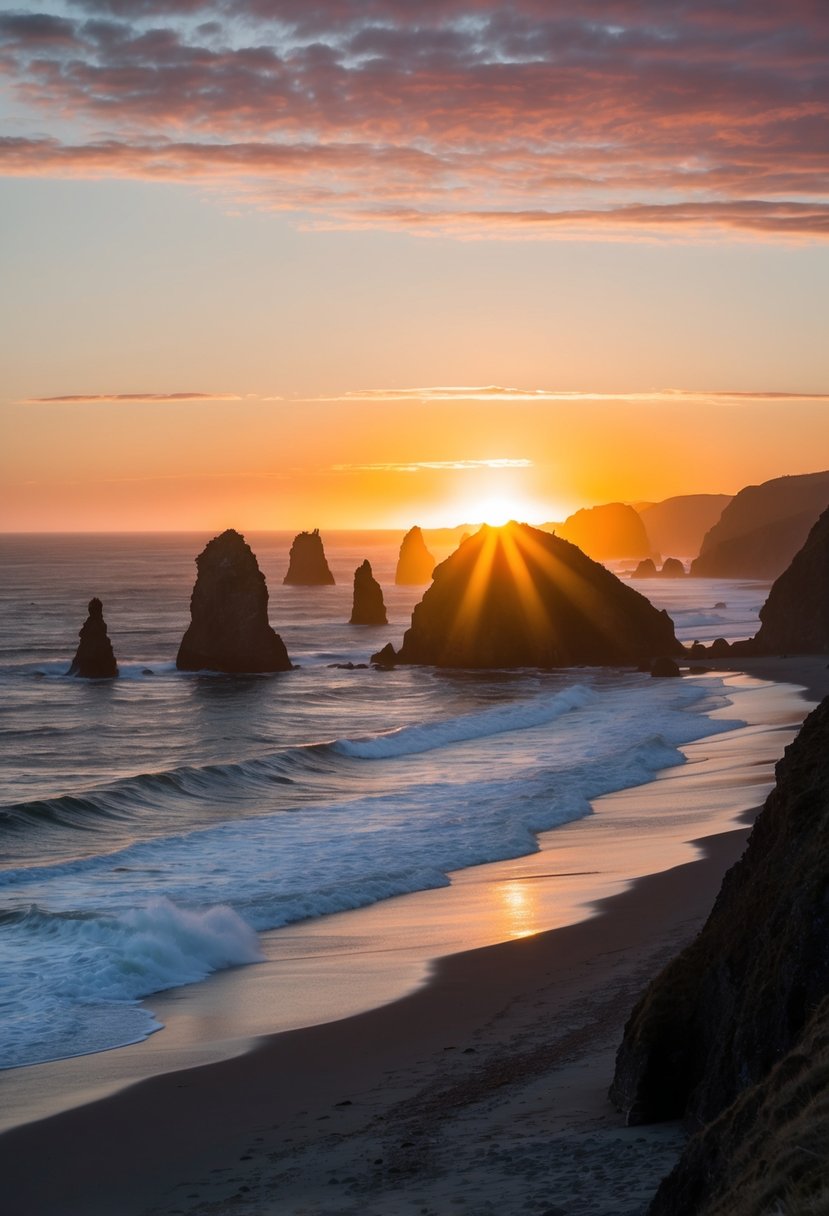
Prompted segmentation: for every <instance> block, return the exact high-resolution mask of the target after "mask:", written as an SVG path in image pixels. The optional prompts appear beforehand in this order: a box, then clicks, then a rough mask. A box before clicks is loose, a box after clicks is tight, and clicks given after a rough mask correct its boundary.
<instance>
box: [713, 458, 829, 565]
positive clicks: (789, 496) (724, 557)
mask: <svg viewBox="0 0 829 1216" xmlns="http://www.w3.org/2000/svg"><path fill="white" fill-rule="evenodd" d="M827 507H829V471H827V472H823V473H804V474H802V475H800V476H797V477H775V478H773V479H772V480H771V481H766V482H763V484H762V485H759V486H746V487H745V489H742V490H740V492H739V494H737V496H736V497H735V498H733V499H732V500H731V502H730V503H729V504H728V506H727V507H726V508H725V510H724V511H723V513H722V517H721V518H720V521H719V523H717V524H715V526H714V527H713V528H711V530H710V531H709V532H707V533H706V534H705V539H704V540H703V542H702V548H701V550H700V555H699V557H698V558H697V559H696V560H695V561H694V562H693V563H692V565H691V573H692V574H694V575H697V576H701V577H704V578H770V579H774V578H777V576H778V575H779V574H782V573H783V571H784V570H785V569H786V567H787V566H788V565H789V564H790V562H791V561H792V558H793V557H794V555H795V554H796V553H797V552H798V550H799V549H801V548H802V547H803V545H804V543H805V541H806V538H807V536H808V535H809V531H810V529H811V528H812V527H813V525H814V524H815V523H816V521H817V519H818V517H819V516H820V515H821V514H822V513H823V512H824V511H825V510H826V508H827Z"/></svg>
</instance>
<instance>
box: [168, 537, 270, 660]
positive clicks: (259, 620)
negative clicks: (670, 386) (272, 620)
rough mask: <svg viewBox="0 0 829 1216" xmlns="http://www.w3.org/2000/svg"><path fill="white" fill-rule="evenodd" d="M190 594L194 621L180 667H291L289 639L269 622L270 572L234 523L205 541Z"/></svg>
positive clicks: (181, 649) (180, 654)
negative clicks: (267, 577)
mask: <svg viewBox="0 0 829 1216" xmlns="http://www.w3.org/2000/svg"><path fill="white" fill-rule="evenodd" d="M196 567H197V569H198V574H197V576H196V585H195V586H194V588H193V594H192V596H191V599H190V616H191V622H190V627H189V628H188V630H187V632H186V633H185V635H184V637H183V639H182V642H181V646H180V647H179V651H178V656H177V658H176V667H178V668H179V670H180V671H203V670H205V671H223V672H227V673H231V674H235V673H239V674H241V673H243V672H270V671H289V670H290V668H291V661H290V659H289V658H288V652H287V650H286V649H285V644H284V643H283V641H282V638H281V637H280V636H279V634H278V633H274V631H273V629H272V628H271V626H270V624H269V623H268V588H267V584H266V583H265V576H264V574H263V573H262V571H261V570H260V569H259V563H258V562H257V560H256V557H255V555H254V553H253V550H252V549H251V547H250V545H248V544H246V543H245V538H244V537H243V536H241V535H240V534H239V533H238V532H236V531H235V530H234V529H233V528H228V529H227V531H226V532H222V534H221V536H216V537H214V538H213V540H211V541H209V542H208V544H207V545H205V547H204V549H203V550H202V552H201V553H200V554H199V556H198V557H197V558H196Z"/></svg>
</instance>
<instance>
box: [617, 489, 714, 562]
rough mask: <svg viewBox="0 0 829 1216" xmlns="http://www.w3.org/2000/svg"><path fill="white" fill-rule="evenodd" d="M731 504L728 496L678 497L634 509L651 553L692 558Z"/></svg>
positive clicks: (644, 504) (639, 505)
mask: <svg viewBox="0 0 829 1216" xmlns="http://www.w3.org/2000/svg"><path fill="white" fill-rule="evenodd" d="M730 502H731V495H730V494H678V495H676V496H675V497H673V498H666V499H665V500H664V501H663V502H652V503H647V502H637V503H634V504H633V505H634V506H635V507H636V510H637V511H638V512H639V517H640V519H641V520H642V523H643V524H644V525H645V531H646V532H647V534H648V540H649V541H650V546H651V548H652V549H653V550H655V551H656V552H657V553H681V554H682V555H683V557H695V556H696V554H697V553H699V551H700V547H701V545H702V539H703V537H704V536H705V533H706V532H708V531H709V530H710V529H711V528H713V527H714V525H715V524H716V523H717V522H718V520H719V518H720V516H721V515H722V513H723V511H724V510H725V508H726V507H727V506H728V504H729V503H730Z"/></svg>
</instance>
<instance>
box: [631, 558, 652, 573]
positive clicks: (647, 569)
mask: <svg viewBox="0 0 829 1216" xmlns="http://www.w3.org/2000/svg"><path fill="white" fill-rule="evenodd" d="M656 575H657V569H656V562H655V561H654V560H653V558H652V557H643V558H642V560H641V562H640V563H639V565H638V566H637V567H636V569H635V570H634V572H633V574H631V576H630V577H631V578H656Z"/></svg>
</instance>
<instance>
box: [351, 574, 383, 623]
mask: <svg viewBox="0 0 829 1216" xmlns="http://www.w3.org/2000/svg"><path fill="white" fill-rule="evenodd" d="M387 624H388V618H387V616H386V605H385V604H384V603H383V589H382V587H381V586H380V584H379V583H378V582H377V579H376V578H375V577H374V575H373V574H372V573H371V563H370V562H368V561H365V562H363V564H362V565H361V566H358V567H357V569H356V570H355V571H354V603H353V606H352V609H351V620H350V621H349V625H387Z"/></svg>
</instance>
